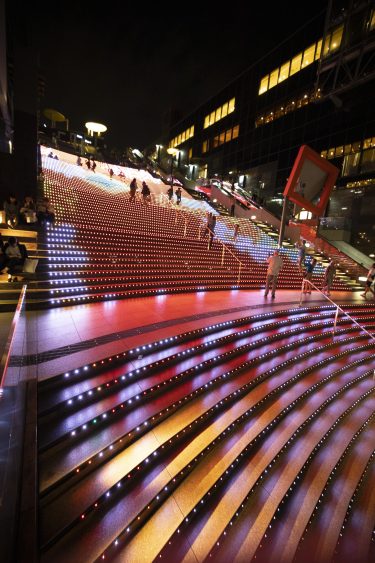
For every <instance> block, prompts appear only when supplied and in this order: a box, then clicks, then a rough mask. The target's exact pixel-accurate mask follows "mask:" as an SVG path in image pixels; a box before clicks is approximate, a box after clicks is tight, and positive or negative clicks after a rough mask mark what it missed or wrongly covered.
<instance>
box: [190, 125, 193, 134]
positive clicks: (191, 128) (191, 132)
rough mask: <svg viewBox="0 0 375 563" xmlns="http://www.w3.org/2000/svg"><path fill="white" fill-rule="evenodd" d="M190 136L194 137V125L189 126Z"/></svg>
mask: <svg viewBox="0 0 375 563" xmlns="http://www.w3.org/2000/svg"><path fill="white" fill-rule="evenodd" d="M190 137H194V125H192V126H191V127H190Z"/></svg>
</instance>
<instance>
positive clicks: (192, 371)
mask: <svg viewBox="0 0 375 563" xmlns="http://www.w3.org/2000/svg"><path fill="white" fill-rule="evenodd" d="M353 330H354V329H353V328H350V329H342V330H341V331H337V332H336V335H338V334H343V333H346V332H349V331H353ZM289 332H293V333H294V331H286V333H284V334H285V335H286V336H287V335H288V333H289ZM277 336H278V335H276V336H275V338H276V337H277ZM324 336H326V334H325V333H323V335H322V334H317V335H314V336H311V337H308V338H304V339H303V340H299V341H297V342H291V343H289V344H286V345H284V346H282V347H281V348H278V349H276V350H271V351H269V352H266V353H264V354H261V355H259V356H258V357H257V358H254V359H253V360H250V361H249V362H244V363H243V364H241V365H243V366H245V365H246V366H247V365H251V364H253V365H254V364H256V363H259V362H260V361H266V360H268V359H269V358H272V357H274V356H277V355H279V353H280V352H282V351H287V350H290V349H293V348H295V347H297V344H299V345H301V344H304V345H305V344H307V343H310V342H314V341H316V340H319V339H321V338H323V337H324ZM357 339H358V337H353V338H348V339H346V340H345V344H349V342H352V341H355V340H357ZM268 342H269V338H268V337H265V338H262V339H259V340H257V341H256V342H255V343H250V344H244V345H243V346H240V347H239V348H235V349H234V350H231V351H230V352H224V353H223V354H220V355H219V356H216V357H215V358H211V359H209V360H206V361H204V362H201V363H200V364H198V365H196V366H194V367H192V368H189V369H187V370H185V371H183V372H181V373H179V374H177V375H175V376H173V377H171V378H169V379H167V380H164V381H163V382H162V383H160V384H156V385H154V386H153V387H149V388H148V389H145V390H143V391H142V392H141V393H140V394H137V395H134V396H133V397H131V398H129V399H128V400H127V401H126V403H127V405H128V408H129V409H132V408H134V407H133V406H132V405H133V403H136V402H137V401H140V400H141V398H142V399H147V400H148V399H149V397H150V396H151V397H152V395H153V394H156V393H158V392H160V390H161V389H163V388H164V391H166V390H168V386H172V387H173V386H174V385H175V384H176V383H177V382H180V381H181V380H184V379H185V378H190V377H191V376H194V375H198V373H201V372H202V371H204V370H205V369H207V368H208V369H211V368H212V367H213V366H215V365H220V364H221V363H222V362H223V361H228V360H229V359H230V358H233V357H236V356H239V355H241V354H243V353H245V352H247V351H249V350H251V349H254V348H256V347H258V345H259V344H261V343H268ZM336 345H337V344H336V342H334V343H329V344H326V345H324V346H321V347H319V348H317V349H315V350H310V351H308V352H305V353H303V354H300V355H298V356H297V357H296V358H301V359H302V358H304V357H307V356H311V355H313V354H315V353H316V351H318V350H319V351H320V350H328V349H329V348H330V347H332V346H336ZM296 358H292V359H291V360H287V361H286V362H284V363H282V364H278V366H277V367H276V368H272V369H271V370H270V371H271V372H274V371H278V370H279V369H280V366H285V365H287V364H289V363H294V362H295V361H296ZM198 370H199V371H198ZM220 381H221V376H219V377H216V378H214V379H212V380H211V381H209V382H208V383H206V384H204V385H203V386H201V387H199V388H198V389H197V390H195V391H194V392H193V393H194V394H197V393H201V392H202V391H204V389H205V388H206V389H207V388H208V386H211V385H217V384H218V382H220ZM164 386H167V387H164ZM82 399H83V396H82ZM124 408H125V402H122V403H118V404H116V405H115V406H114V407H111V408H110V409H108V410H107V411H105V412H103V413H101V414H99V415H97V416H95V417H94V418H92V419H90V420H88V421H86V422H85V423H84V424H83V425H81V426H79V427H78V426H77V427H76V428H74V429H73V430H71V431H69V432H67V433H65V434H63V435H61V436H60V439H61V440H63V439H66V438H68V436H69V435H70V436H71V437H73V438H76V437H77V434H78V432H79V435H81V434H82V433H85V432H86V431H87V430H89V429H92V428H94V427H95V426H96V425H97V423H98V422H99V423H100V422H101V423H104V421H105V422H106V423H110V420H107V419H108V417H112V418H113V415H115V416H119V414H120V413H121V411H122V409H124Z"/></svg>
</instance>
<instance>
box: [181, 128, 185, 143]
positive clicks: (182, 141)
mask: <svg viewBox="0 0 375 563" xmlns="http://www.w3.org/2000/svg"><path fill="white" fill-rule="evenodd" d="M185 135H186V132H185V131H184V132H183V133H182V135H181V143H184V142H185V138H186V137H185Z"/></svg>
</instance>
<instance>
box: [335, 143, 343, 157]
mask: <svg viewBox="0 0 375 563" xmlns="http://www.w3.org/2000/svg"><path fill="white" fill-rule="evenodd" d="M343 154H344V147H343V146H341V147H336V150H335V156H336V157H338V156H342V155H343Z"/></svg>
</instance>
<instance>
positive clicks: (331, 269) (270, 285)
mask: <svg viewBox="0 0 375 563" xmlns="http://www.w3.org/2000/svg"><path fill="white" fill-rule="evenodd" d="M305 260H306V242H305V241H304V240H302V241H301V243H300V244H299V246H298V258H297V264H298V267H299V269H300V271H301V273H302V274H303V286H302V291H303V293H311V284H310V282H311V281H312V276H313V273H314V269H315V266H316V265H317V263H318V262H317V260H316V258H311V260H310V261H309V262H308V263H307V264H306V263H305ZM267 263H268V268H267V277H266V288H265V292H264V296H265V297H267V295H268V293H269V291H270V290H271V296H272V298H274V297H275V292H276V287H277V278H278V275H279V273H280V270H281V269H282V267H283V265H284V263H283V259H282V257H281V256H280V251H279V249H275V250H274V252H273V254H272V255H271V256H269V258H268V260H267ZM335 275H336V266H335V262H334V260H333V258H331V259H330V261H329V263H328V265H327V267H326V269H325V270H324V276H323V285H322V293H324V294H325V295H330V294H331V288H332V285H333V280H334V279H335ZM374 277H375V264H374Z"/></svg>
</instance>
